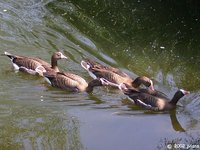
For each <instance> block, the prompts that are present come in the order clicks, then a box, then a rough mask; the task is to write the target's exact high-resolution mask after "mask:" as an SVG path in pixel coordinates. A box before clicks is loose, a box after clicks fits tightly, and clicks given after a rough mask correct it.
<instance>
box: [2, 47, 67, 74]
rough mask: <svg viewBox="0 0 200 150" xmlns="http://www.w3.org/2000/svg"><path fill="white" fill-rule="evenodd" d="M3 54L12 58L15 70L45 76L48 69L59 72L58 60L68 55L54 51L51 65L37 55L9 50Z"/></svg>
mask: <svg viewBox="0 0 200 150" xmlns="http://www.w3.org/2000/svg"><path fill="white" fill-rule="evenodd" d="M2 55H4V56H8V57H9V58H10V60H11V62H12V65H13V68H14V69H15V70H19V71H23V72H27V73H29V74H33V75H36V74H39V75H40V76H43V73H44V72H46V71H47V70H53V71H56V72H58V71H59V69H58V67H57V61H58V60H59V59H67V57H66V56H64V55H63V54H62V53H61V52H58V51H57V52H54V54H53V55H52V58H51V65H50V64H49V63H47V62H46V61H44V60H42V59H40V58H36V57H28V56H18V55H13V54H10V53H8V52H4V54H2Z"/></svg>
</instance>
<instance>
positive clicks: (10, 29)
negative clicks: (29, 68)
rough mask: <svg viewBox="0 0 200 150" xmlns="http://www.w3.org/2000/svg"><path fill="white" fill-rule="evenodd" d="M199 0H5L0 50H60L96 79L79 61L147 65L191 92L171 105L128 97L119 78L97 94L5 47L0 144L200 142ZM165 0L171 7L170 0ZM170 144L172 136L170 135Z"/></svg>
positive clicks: (160, 81)
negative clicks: (16, 65) (69, 85)
mask: <svg viewBox="0 0 200 150" xmlns="http://www.w3.org/2000/svg"><path fill="white" fill-rule="evenodd" d="M197 6H199V2H196V3H195V2H194V3H192V2H189V1H187V2H186V1H182V2H173V3H172V2H171V3H170V2H166V1H165V2H164V1H162V0H158V1H154V2H143V1H129V0H126V1H125V0H121V1H116V0H114V1H112V2H111V1H109V0H105V1H101V2H99V1H95V0H87V1H85V0H82V1H75V0H59V1H57V0H29V1H26V0H9V1H8V0H7V1H1V2H0V43H1V49H0V52H1V53H3V52H4V51H8V52H10V53H14V54H19V55H27V56H36V57H41V58H43V59H44V60H46V61H49V60H50V57H51V55H52V53H53V52H54V51H55V50H58V49H59V50H61V51H62V52H63V53H64V54H65V55H66V56H67V57H69V60H67V61H65V60H61V61H59V66H60V68H61V69H62V70H64V71H70V72H74V73H76V74H78V75H80V76H82V77H84V78H85V79H86V80H88V81H89V80H91V78H90V77H89V75H88V74H87V72H86V71H85V70H84V69H82V68H81V66H80V61H81V60H82V59H84V58H92V59H94V60H96V61H98V62H99V63H102V64H105V65H112V66H114V67H118V68H120V69H122V70H123V71H125V72H126V73H128V74H129V75H130V76H132V77H133V78H135V77H137V76H141V75H146V76H148V77H150V78H152V79H153V81H154V84H155V88H156V89H159V90H160V91H162V92H164V93H166V94H167V95H168V96H169V97H172V96H173V94H174V93H175V91H176V90H177V89H178V88H184V89H186V90H190V91H191V94H190V95H189V96H186V97H184V98H183V99H181V100H180V103H179V107H177V109H176V110H174V111H172V112H164V113H153V112H149V111H146V110H143V109H140V108H139V107H137V106H134V105H131V104H130V102H129V100H128V99H127V97H125V96H124V95H123V94H122V93H121V92H119V91H118V90H116V89H113V88H104V87H97V88H95V90H94V91H93V93H91V94H87V93H85V92H83V93H69V92H65V91H62V90H59V89H56V88H52V87H50V86H49V85H48V84H47V83H46V82H45V81H44V80H43V79H42V78H40V77H35V76H31V75H27V74H24V73H20V72H14V71H13V70H12V68H11V65H10V61H9V59H8V58H5V57H3V56H1V61H0V65H1V69H0V74H1V76H0V85H1V87H0V94H1V98H0V127H1V132H0V145H1V149H28V150H29V149H73V150H74V149H88V150H94V149H95V150H98V149H99V150H102V149H115V150H121V149H127V150H131V149H167V145H168V144H171V143H176V144H184V146H185V147H186V146H188V145H189V144H190V145H192V144H193V145H198V144H199V134H200V133H199V129H200V117H199V116H200V111H199V107H200V102H199V100H200V78H199V73H200V72H199V65H200V61H199V60H200V59H199V57H200V53H199V48H200V45H199V39H200V37H199V34H198V33H199V24H200V22H199V21H200V20H199V19H200V18H199V8H198V7H197ZM168 8H169V9H168ZM173 146H174V145H173Z"/></svg>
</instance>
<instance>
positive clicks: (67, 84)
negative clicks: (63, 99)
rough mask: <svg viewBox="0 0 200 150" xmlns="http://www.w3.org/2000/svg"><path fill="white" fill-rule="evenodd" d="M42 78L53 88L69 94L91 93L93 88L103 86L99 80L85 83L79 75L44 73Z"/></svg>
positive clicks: (101, 80) (102, 81)
mask: <svg viewBox="0 0 200 150" xmlns="http://www.w3.org/2000/svg"><path fill="white" fill-rule="evenodd" d="M44 77H45V79H46V81H47V82H48V83H49V84H51V85H52V86H53V87H58V88H60V89H64V90H66V91H71V92H83V91H86V92H92V91H93V88H94V87H95V86H102V85H103V84H104V80H103V79H101V78H100V79H94V80H92V81H91V82H89V83H87V82H86V81H85V79H83V78H82V77H80V76H79V75H76V74H73V73H68V72H45V73H44Z"/></svg>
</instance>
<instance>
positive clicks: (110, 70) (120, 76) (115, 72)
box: [81, 59, 154, 90]
mask: <svg viewBox="0 0 200 150" xmlns="http://www.w3.org/2000/svg"><path fill="white" fill-rule="evenodd" d="M81 66H82V67H83V68H84V69H85V70H87V71H88V73H89V75H90V76H91V77H92V78H94V79H96V78H104V79H106V80H107V81H108V82H109V85H111V86H115V87H118V85H119V84H121V83H126V84H128V85H129V86H132V87H134V88H138V87H139V86H140V85H141V84H144V85H145V86H147V87H149V88H150V89H151V90H154V86H153V82H152V80H151V79H149V78H148V77H145V76H141V77H137V78H136V79H135V80H133V79H132V78H131V77H129V76H128V75H127V74H126V73H124V72H122V71H121V70H119V69H117V68H114V67H111V66H104V65H101V64H99V63H97V62H95V61H92V60H90V59H86V60H83V61H81ZM112 83H113V84H112Z"/></svg>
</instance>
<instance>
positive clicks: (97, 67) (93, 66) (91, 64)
mask: <svg viewBox="0 0 200 150" xmlns="http://www.w3.org/2000/svg"><path fill="white" fill-rule="evenodd" d="M81 65H82V66H83V68H85V69H86V70H88V71H90V72H92V73H94V74H95V73H96V72H103V71H109V72H112V73H115V74H118V75H119V76H122V77H129V76H128V75H127V74H126V73H124V72H122V71H121V70H119V69H117V68H114V67H111V66H104V65H101V64H99V63H96V62H95V61H92V60H89V59H87V60H85V61H82V62H81Z"/></svg>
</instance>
